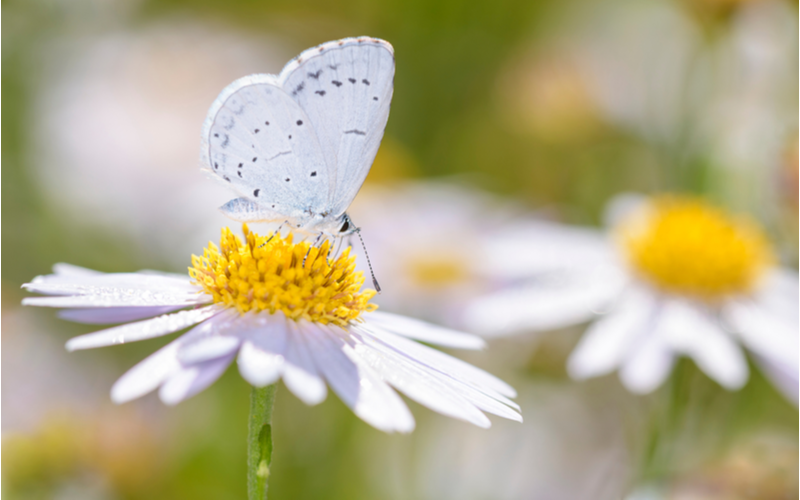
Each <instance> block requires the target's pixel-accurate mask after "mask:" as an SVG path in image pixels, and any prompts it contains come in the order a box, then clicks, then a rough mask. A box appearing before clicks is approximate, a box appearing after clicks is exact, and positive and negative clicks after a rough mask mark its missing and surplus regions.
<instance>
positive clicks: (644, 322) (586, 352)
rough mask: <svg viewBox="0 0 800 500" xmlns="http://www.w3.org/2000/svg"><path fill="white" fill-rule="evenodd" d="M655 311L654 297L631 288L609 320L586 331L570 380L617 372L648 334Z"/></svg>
mask: <svg viewBox="0 0 800 500" xmlns="http://www.w3.org/2000/svg"><path fill="white" fill-rule="evenodd" d="M655 311H656V304H655V301H654V297H653V296H652V294H650V293H648V292H645V291H643V290H640V289H639V288H638V287H629V289H628V290H626V291H625V292H624V293H623V294H622V296H621V297H620V299H619V301H618V302H617V304H615V305H614V307H613V309H612V310H611V311H609V312H608V314H607V315H606V316H603V317H601V318H599V319H598V320H596V321H595V322H594V323H592V324H591V325H589V327H588V328H587V329H586V332H585V333H584V334H583V336H582V337H581V340H580V341H579V342H578V345H577V346H576V347H575V349H574V350H573V351H572V353H571V354H570V356H569V359H568V360H567V370H568V372H569V374H570V376H571V377H573V378H576V379H585V378H590V377H596V376H599V375H605V374H606V373H610V372H611V371H613V370H615V369H617V367H619V365H620V363H621V362H622V361H623V360H624V359H625V358H626V356H627V354H628V352H629V351H630V350H631V349H632V347H633V346H635V345H636V343H637V342H639V341H640V339H641V338H642V337H643V336H645V335H648V334H649V332H648V328H650V327H651V326H652V324H653V319H654V314H655Z"/></svg>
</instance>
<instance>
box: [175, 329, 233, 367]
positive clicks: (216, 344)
mask: <svg viewBox="0 0 800 500" xmlns="http://www.w3.org/2000/svg"><path fill="white" fill-rule="evenodd" d="M241 344H242V340H241V339H240V338H239V337H237V336H234V335H220V334H217V335H209V336H205V337H202V338H199V339H197V340H193V341H187V342H184V343H183V345H182V346H181V348H180V349H179V350H178V359H179V360H180V362H181V364H183V365H184V366H190V365H196V364H199V363H204V362H206V361H210V360H213V359H217V358H221V357H223V356H228V355H232V354H234V353H235V352H236V351H237V350H238V349H239V346H240V345H241Z"/></svg>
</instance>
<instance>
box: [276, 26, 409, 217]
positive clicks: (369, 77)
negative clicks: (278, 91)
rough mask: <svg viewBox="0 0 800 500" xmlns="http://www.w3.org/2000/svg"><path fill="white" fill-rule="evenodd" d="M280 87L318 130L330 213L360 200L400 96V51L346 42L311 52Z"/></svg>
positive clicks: (365, 41)
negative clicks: (397, 63) (395, 94)
mask: <svg viewBox="0 0 800 500" xmlns="http://www.w3.org/2000/svg"><path fill="white" fill-rule="evenodd" d="M278 81H279V82H280V84H281V85H282V87H283V89H284V90H285V91H286V93H287V94H289V95H291V97H292V98H293V99H294V100H295V102H297V104H298V105H299V106H300V108H302V109H303V111H305V113H306V114H307V115H308V117H309V119H310V120H311V123H313V124H314V130H315V131H316V134H317V138H318V139H319V144H320V147H321V149H322V153H323V156H324V158H325V161H326V163H327V166H328V169H329V172H328V180H329V182H330V188H329V200H328V205H327V211H328V212H329V213H331V215H332V216H334V217H338V216H339V215H341V214H342V213H344V211H345V210H347V207H348V206H350V203H351V202H352V201H353V198H355V196H356V193H358V190H359V189H360V188H361V185H362V184H363V183H364V179H365V178H366V177H367V174H368V173H369V169H370V167H371V166H372V162H373V161H374V160H375V155H376V154H377V152H378V147H379V146H380V143H381V139H382V138H383V131H384V128H386V122H387V120H388V119H389V106H390V104H391V101H392V92H393V90H394V49H393V48H392V46H391V45H390V44H389V43H388V42H385V41H383V40H379V39H376V38H369V37H360V38H345V39H342V40H336V41H333V42H327V43H324V44H322V45H320V46H318V47H314V48H312V49H308V50H306V51H305V52H303V53H302V54H300V55H299V56H298V57H296V58H295V59H294V60H292V61H290V62H289V63H288V64H287V65H286V67H285V68H284V69H283V71H281V74H280V76H279V77H278Z"/></svg>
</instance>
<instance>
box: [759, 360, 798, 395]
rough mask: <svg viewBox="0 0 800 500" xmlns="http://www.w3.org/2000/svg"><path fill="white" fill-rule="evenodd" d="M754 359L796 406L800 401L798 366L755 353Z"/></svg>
mask: <svg viewBox="0 0 800 500" xmlns="http://www.w3.org/2000/svg"><path fill="white" fill-rule="evenodd" d="M753 357H754V359H755V360H756V362H757V363H758V365H759V366H760V367H761V370H762V371H763V372H764V373H765V374H766V376H767V377H768V378H769V379H770V380H772V383H773V384H775V386H777V388H778V389H779V390H780V391H781V392H782V393H783V395H784V396H786V398H787V399H789V401H791V402H792V403H794V405H795V406H797V405H798V402H800V394H799V393H798V391H800V380H798V370H797V366H796V365H794V366H792V365H787V364H783V363H781V362H780V361H778V360H775V359H767V358H765V357H763V356H759V355H758V354H755V355H754V356H753Z"/></svg>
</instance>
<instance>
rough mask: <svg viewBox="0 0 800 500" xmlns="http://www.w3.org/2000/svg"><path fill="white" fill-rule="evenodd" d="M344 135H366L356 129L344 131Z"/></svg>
mask: <svg viewBox="0 0 800 500" xmlns="http://www.w3.org/2000/svg"><path fill="white" fill-rule="evenodd" d="M344 133H345V134H356V135H367V133H366V132H362V131H361V130H356V129H353V130H345V131H344Z"/></svg>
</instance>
